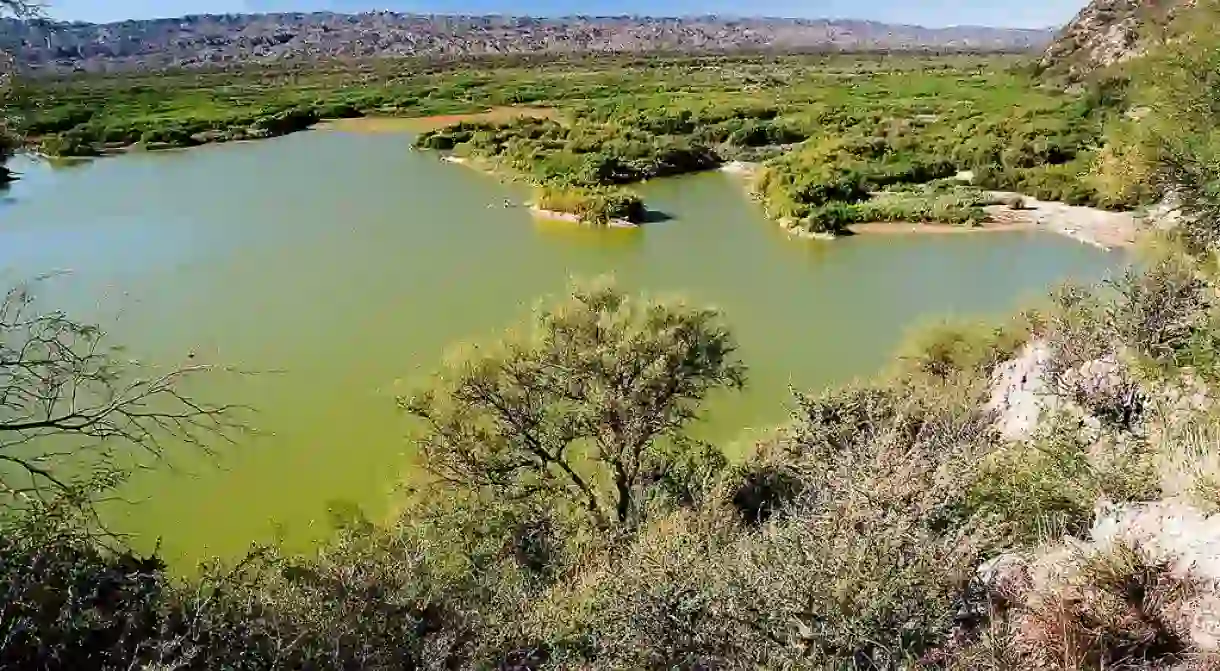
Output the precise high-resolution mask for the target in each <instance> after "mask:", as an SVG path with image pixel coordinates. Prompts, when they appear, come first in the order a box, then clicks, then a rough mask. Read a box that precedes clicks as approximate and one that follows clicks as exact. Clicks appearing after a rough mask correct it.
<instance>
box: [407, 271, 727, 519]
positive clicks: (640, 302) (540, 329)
mask: <svg viewBox="0 0 1220 671" xmlns="http://www.w3.org/2000/svg"><path fill="white" fill-rule="evenodd" d="M735 352H736V345H735V343H734V340H733V338H732V336H731V335H730V333H729V332H728V330H727V329H726V328H725V327H724V326H723V324H722V323H721V319H720V315H719V314H718V313H717V312H716V311H715V310H710V309H695V308H690V307H687V306H685V305H683V304H681V303H677V302H655V301H650V300H647V299H644V298H640V297H634V296H628V295H626V294H624V293H623V292H621V291H619V290H617V289H616V288H614V287H613V286H612V285H610V284H608V283H600V284H598V285H594V286H591V287H587V288H583V287H576V288H573V289H572V290H571V292H570V295H569V296H567V297H566V299H565V300H563V301H562V302H560V303H559V304H557V305H555V306H552V307H549V308H546V309H540V310H538V311H537V313H536V315H535V317H534V320H533V323H532V325H531V326H530V328H528V329H525V330H520V331H516V332H510V333H509V334H508V335H506V336H505V337H504V338H503V339H501V340H499V341H497V342H493V343H491V344H487V345H481V346H474V347H473V348H471V349H470V350H469V351H467V352H465V353H464V354H463V355H461V356H459V357H458V358H456V359H454V360H452V361H451V362H450V363H448V364H447V365H446V367H445V368H444V369H443V370H442V371H441V372H439V373H437V374H436V375H435V376H434V377H433V379H432V384H431V386H429V387H428V388H426V389H425V390H423V391H421V392H419V393H417V394H415V395H413V396H411V397H409V398H404V399H401V401H400V403H401V405H402V407H403V408H404V409H405V410H406V411H407V412H408V413H409V414H410V415H413V416H414V417H417V418H419V419H421V420H423V426H424V430H423V431H422V433H421V435H420V437H419V441H418V444H419V447H420V450H421V454H422V457H423V462H424V465H425V467H426V468H427V469H428V470H430V471H431V472H432V473H433V474H435V475H436V476H437V477H439V478H440V479H442V480H445V481H447V482H450V483H453V484H456V485H459V486H464V487H470V488H474V489H487V490H491V491H493V492H495V493H496V494H497V495H499V496H502V497H510V498H529V497H535V496H547V495H556V494H558V495H559V496H561V497H563V498H565V499H567V500H569V501H571V502H573V503H575V504H576V505H577V506H579V507H580V508H582V509H584V510H585V511H587V513H588V515H589V516H590V517H591V518H592V520H593V521H594V522H595V523H596V524H598V525H599V526H603V527H609V526H629V525H632V524H634V523H636V522H637V521H638V519H639V514H640V512H641V504H642V503H643V500H644V498H645V496H646V495H647V485H648V482H650V481H651V479H652V477H653V476H655V475H656V474H657V473H658V472H663V471H664V470H665V469H667V468H669V467H671V466H673V464H674V463H675V457H676V456H677V451H678V450H680V449H682V446H683V445H684V444H685V439H686V434H685V430H686V428H687V427H688V426H689V425H690V423H691V422H692V421H693V420H695V419H696V418H697V417H698V410H699V405H700V403H701V402H702V401H703V400H704V399H705V398H706V397H707V396H708V394H709V393H711V392H712V391H714V390H716V389H721V388H729V389H739V388H741V387H742V386H743V384H744V382H745V367H744V366H743V365H742V363H741V362H740V361H739V360H738V359H737V358H736V356H735Z"/></svg>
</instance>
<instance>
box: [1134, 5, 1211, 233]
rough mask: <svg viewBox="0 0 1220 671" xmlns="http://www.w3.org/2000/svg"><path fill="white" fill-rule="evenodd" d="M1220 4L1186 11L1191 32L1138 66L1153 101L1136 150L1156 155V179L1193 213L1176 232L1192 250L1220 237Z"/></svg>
mask: <svg viewBox="0 0 1220 671" xmlns="http://www.w3.org/2000/svg"><path fill="white" fill-rule="evenodd" d="M1218 18H1220V5H1217V4H1216V3H1215V2H1210V1H1209V2H1200V3H1198V6H1197V7H1195V8H1193V9H1192V10H1190V11H1186V12H1183V16H1182V17H1181V19H1180V21H1179V22H1180V24H1181V27H1180V28H1179V29H1180V30H1183V31H1184V34H1181V35H1179V36H1178V37H1177V38H1175V39H1173V40H1170V41H1168V42H1167V43H1166V44H1164V45H1163V46H1161V47H1160V48H1159V49H1158V50H1157V51H1156V53H1155V54H1154V55H1153V56H1151V57H1149V58H1147V59H1145V60H1144V61H1143V62H1142V63H1141V64H1140V65H1139V67H1138V68H1137V69H1136V74H1135V86H1136V98H1137V100H1138V101H1139V102H1140V103H1141V104H1143V105H1145V106H1146V108H1147V110H1148V114H1147V116H1146V117H1145V118H1144V119H1143V120H1142V121H1141V125H1143V126H1145V132H1144V133H1143V134H1142V135H1141V136H1140V137H1138V138H1136V141H1137V142H1138V143H1139V144H1137V145H1136V147H1137V149H1138V150H1140V151H1142V152H1144V153H1150V154H1151V155H1152V156H1154V157H1155V159H1154V160H1155V164H1156V167H1155V169H1154V170H1153V177H1154V180H1153V181H1154V183H1155V184H1156V186H1157V188H1158V191H1160V192H1168V193H1171V194H1173V195H1174V196H1175V197H1176V198H1177V199H1178V200H1179V201H1180V207H1181V209H1182V211H1183V213H1184V214H1185V215H1186V216H1185V218H1184V221H1183V223H1182V225H1181V226H1179V227H1178V229H1177V233H1178V235H1179V237H1180V238H1181V239H1182V240H1183V242H1184V243H1185V244H1186V245H1187V247H1188V249H1189V251H1191V252H1193V253H1201V252H1203V251H1206V250H1208V249H1210V248H1213V247H1214V246H1215V245H1216V244H1217V242H1220V224H1218V223H1217V222H1220V170H1218V169H1217V165H1220V130H1218V128H1220V123H1218V122H1220V93H1218V92H1217V89H1218V88H1220V37H1217V35H1216V31H1215V30H1214V29H1213V28H1214V26H1215V25H1216V21H1217V19H1218Z"/></svg>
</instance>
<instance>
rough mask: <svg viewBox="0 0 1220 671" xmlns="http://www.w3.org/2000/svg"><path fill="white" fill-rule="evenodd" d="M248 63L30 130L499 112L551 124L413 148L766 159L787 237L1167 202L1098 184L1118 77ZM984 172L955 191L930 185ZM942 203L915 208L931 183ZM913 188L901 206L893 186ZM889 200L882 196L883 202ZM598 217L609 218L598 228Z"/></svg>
mask: <svg viewBox="0 0 1220 671" xmlns="http://www.w3.org/2000/svg"><path fill="white" fill-rule="evenodd" d="M401 65H402V66H403V67H395V63H393V62H380V63H364V64H346V65H343V64H334V65H317V66H315V67H311V68H302V67H296V66H290V65H285V66H245V67H241V68H236V69H232V70H224V71H219V70H218V71H184V72H166V73H158V74H156V75H140V74H131V73H127V74H123V75H121V76H106V75H97V74H81V75H75V76H60V77H48V78H42V79H33V80H29V81H27V82H26V84H25V86H26V88H28V89H29V92H30V96H29V99H30V100H31V101H37V102H36V103H34V102H31V103H29V104H28V105H26V109H25V110H24V113H23V115H24V118H25V122H24V124H23V128H22V130H23V132H24V133H25V134H26V135H27V136H29V137H31V138H33V142H35V143H37V144H38V145H39V146H40V147H41V148H42V150H43V151H46V152H47V153H51V154H60V155H68V156H71V155H93V154H98V153H102V152H105V151H110V150H113V149H116V148H120V147H124V146H127V145H132V144H138V145H142V146H145V147H148V148H154V149H155V148H162V147H170V146H190V145H193V144H200V143H204V142H217V141H225V140H232V139H246V138H258V137H267V136H271V135H281V134H284V133H289V132H294V131H297V130H302V129H305V128H307V127H309V126H311V125H312V124H314V123H316V122H317V121H319V120H321V119H328V118H337V117H358V116H379V115H390V116H407V117H420V116H429V115H441V114H460V113H465V112H479V111H483V110H487V109H489V108H497V107H501V106H528V107H534V108H545V109H546V110H547V111H548V113H547V114H546V115H545V116H546V117H547V118H534V117H533V116H530V115H526V116H524V117H522V118H517V119H512V120H508V121H501V122H491V121H464V122H458V123H456V124H454V125H453V126H451V127H447V128H441V129H437V130H434V131H430V132H427V133H423V134H422V135H420V136H419V137H418V138H417V144H418V146H420V147H423V148H427V149H434V150H442V151H452V152H456V153H458V154H460V155H463V156H468V157H471V158H474V159H478V160H480V161H482V162H484V163H486V164H487V165H488V167H492V168H495V169H498V170H501V171H502V172H503V173H505V174H509V175H513V176H516V177H520V178H523V179H526V180H528V181H530V182H532V183H534V184H536V185H538V186H539V188H540V189H542V188H547V189H550V190H551V192H552V194H554V192H555V191H562V190H571V191H573V192H574V193H573V194H572V195H571V198H572V200H575V201H577V202H587V201H588V199H587V198H582V197H581V195H582V194H585V193H586V191H588V190H593V191H598V190H601V189H602V188H603V187H616V188H619V187H623V186H628V185H631V184H634V183H638V182H642V181H644V180H649V179H653V178H658V177H665V176H670V175H677V174H683V173H688V172H694V171H700V170H708V169H713V168H716V167H719V166H720V165H722V164H724V163H726V162H730V161H746V162H752V163H761V164H762V167H761V170H759V171H758V183H757V184H756V185H755V187H754V191H755V193H756V195H757V196H758V197H759V199H760V200H761V201H762V203H763V205H764V207H765V208H766V210H767V211H768V212H771V213H773V216H775V217H776V218H778V219H781V220H784V221H786V222H789V223H791V224H792V225H794V226H799V227H801V228H804V229H807V230H812V231H822V232H835V231H838V230H840V229H841V228H842V227H843V226H845V225H847V224H850V223H856V222H862V221H870V220H871V221H892V220H907V221H916V222H922V221H931V220H936V221H943V222H945V223H958V224H973V223H978V222H979V221H981V220H982V214H981V212H980V211H979V210H978V207H979V206H980V205H982V204H985V202H986V196H985V194H983V193H982V192H981V190H980V189H995V190H1006V191H1019V192H1023V193H1026V194H1028V195H1030V196H1034V197H1037V198H1040V199H1043V200H1063V201H1067V202H1070V203H1073V204H1090V205H1101V206H1106V207H1130V206H1134V205H1139V204H1146V203H1148V202H1151V201H1152V200H1153V199H1154V197H1155V195H1156V194H1153V193H1150V192H1147V191H1145V190H1141V189H1138V188H1128V187H1114V186H1112V183H1113V182H1114V181H1115V180H1114V179H1113V178H1111V177H1106V178H1099V179H1087V178H1085V177H1088V176H1089V175H1091V174H1092V173H1093V172H1095V168H1094V164H1095V163H1104V162H1105V161H1109V162H1110V163H1117V164H1118V165H1122V166H1126V165H1128V162H1126V161H1116V157H1115V156H1114V155H1113V153H1112V152H1111V153H1105V152H1104V150H1103V149H1102V146H1103V141H1104V139H1105V138H1106V137H1107V133H1117V132H1119V131H1118V130H1115V129H1116V128H1117V124H1114V123H1113V120H1114V119H1115V118H1117V117H1121V111H1122V107H1123V104H1124V102H1125V100H1126V88H1127V87H1126V84H1125V83H1124V81H1122V80H1114V81H1109V80H1107V81H1099V82H1096V83H1094V84H1092V85H1091V86H1089V87H1086V88H1085V89H1084V90H1082V91H1079V92H1073V93H1067V92H1062V91H1057V90H1054V89H1050V88H1045V87H1040V86H1039V85H1038V82H1037V81H1036V80H1034V79H1033V78H1032V76H1031V75H1030V73H1029V72H1027V71H1026V69H1023V68H1022V67H1020V66H1019V61H1017V60H1016V59H1014V58H1012V57H1006V56H967V55H962V56H947V57H915V56H910V55H901V54H900V55H872V56H870V55H852V56H795V55H794V56H747V55H739V56H707V57H672V56H671V57H664V56H657V57H653V58H647V59H644V58H629V57H623V56H618V57H606V58H602V59H554V60H550V61H545V62H537V63H529V64H524V63H519V62H518V63H514V62H511V61H506V62H503V63H491V62H489V63H486V64H483V63H479V62H472V63H459V64H452V63H451V64H422V63H402V64H401ZM967 171H969V172H972V173H973V174H974V180H973V184H972V185H973V186H975V187H977V189H976V190H974V191H970V190H968V189H964V188H963V189H956V190H954V193H953V197H951V198H950V197H946V196H945V194H943V193H942V191H943V190H944V189H943V188H942V187H941V186H939V185H938V181H943V180H946V179H949V178H953V177H954V176H955V175H958V174H959V173H964V172H967ZM923 185H926V188H927V189H928V190H931V191H934V192H936V193H935V195H934V196H932V197H919V192H920V190H919V189H916V188H914V187H920V186H923ZM891 191H901V192H902V193H903V194H904V195H903V197H902V198H898V197H896V196H893V195H892V194H890V193H889V192H891ZM873 201H879V202H873ZM600 218H602V219H604V218H606V217H604V216H602V217H600Z"/></svg>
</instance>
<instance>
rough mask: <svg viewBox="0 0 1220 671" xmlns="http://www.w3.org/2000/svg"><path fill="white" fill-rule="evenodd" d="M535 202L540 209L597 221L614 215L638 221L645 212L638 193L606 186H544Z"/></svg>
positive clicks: (605, 221)
mask: <svg viewBox="0 0 1220 671" xmlns="http://www.w3.org/2000/svg"><path fill="white" fill-rule="evenodd" d="M534 203H535V205H536V206H537V207H538V208H540V209H543V210H549V211H552V212H563V213H566V214H574V215H576V216H577V217H579V218H580V219H581V221H586V222H589V223H591V224H598V225H606V224H609V223H610V222H611V221H613V220H615V219H622V220H625V221H630V222H633V223H638V222H641V221H643V220H644V217H645V214H646V210H645V208H644V202H643V201H642V200H640V197H639V196H637V195H635V194H633V193H631V192H629V191H623V190H620V189H613V188H606V187H578V186H558V185H555V186H543V187H540V188H539V189H538V190H537V191H536V195H535V198H534Z"/></svg>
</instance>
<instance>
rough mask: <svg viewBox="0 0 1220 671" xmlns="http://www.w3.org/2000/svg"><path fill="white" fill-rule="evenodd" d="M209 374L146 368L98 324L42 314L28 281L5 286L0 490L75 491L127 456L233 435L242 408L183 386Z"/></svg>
mask: <svg viewBox="0 0 1220 671" xmlns="http://www.w3.org/2000/svg"><path fill="white" fill-rule="evenodd" d="M211 368H212V367H210V366H206V365H186V366H182V367H179V368H175V369H172V370H169V371H167V372H155V373H149V372H146V371H143V370H142V369H141V368H140V366H139V365H138V364H136V363H134V362H130V361H126V360H124V359H123V358H122V352H121V350H119V349H116V348H114V347H111V346H110V345H109V344H108V343H107V341H106V339H105V337H104V333H103V332H102V331H101V329H100V328H98V327H96V326H92V325H88V324H83V323H80V322H77V321H75V320H73V319H71V318H70V317H69V316H68V315H66V314H64V313H63V312H59V311H48V310H43V309H41V307H40V306H39V305H38V303H37V302H36V301H35V298H34V296H33V294H32V293H31V290H30V287H29V286H28V285H27V286H19V287H16V288H14V289H11V290H10V291H8V293H6V294H5V295H4V297H3V299H0V463H2V464H4V465H5V466H7V468H5V469H2V470H0V494H3V495H7V496H9V497H13V496H17V497H25V496H37V497H44V498H45V497H48V496H55V495H65V494H76V493H79V491H80V485H81V484H82V482H86V481H95V480H96V479H97V478H99V477H102V478H116V477H119V476H120V475H121V474H122V472H124V471H125V470H126V467H125V466H124V465H123V463H122V457H123V456H130V455H131V454H133V453H135V452H139V453H143V454H145V455H149V456H152V457H154V458H160V457H161V456H163V455H164V453H165V451H166V449H168V448H169V446H170V445H171V444H182V443H185V444H189V445H193V446H195V447H197V448H200V449H204V450H207V449H209V445H211V444H212V442H211V441H213V440H215V439H217V438H218V437H219V438H221V439H224V438H229V437H231V436H232V435H233V432H235V431H238V430H239V429H240V428H241V427H240V425H239V424H238V423H237V419H238V417H237V415H236V414H235V413H238V412H239V411H240V408H238V407H236V406H232V405H213V404H208V403H204V402H202V401H200V400H198V399H195V398H193V397H192V396H190V395H189V394H188V393H187V392H186V391H184V389H183V383H184V382H185V381H186V380H187V379H188V378H191V377H194V376H196V375H200V374H203V373H205V372H207V371H209V370H211ZM9 502H12V498H10V499H9Z"/></svg>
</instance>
